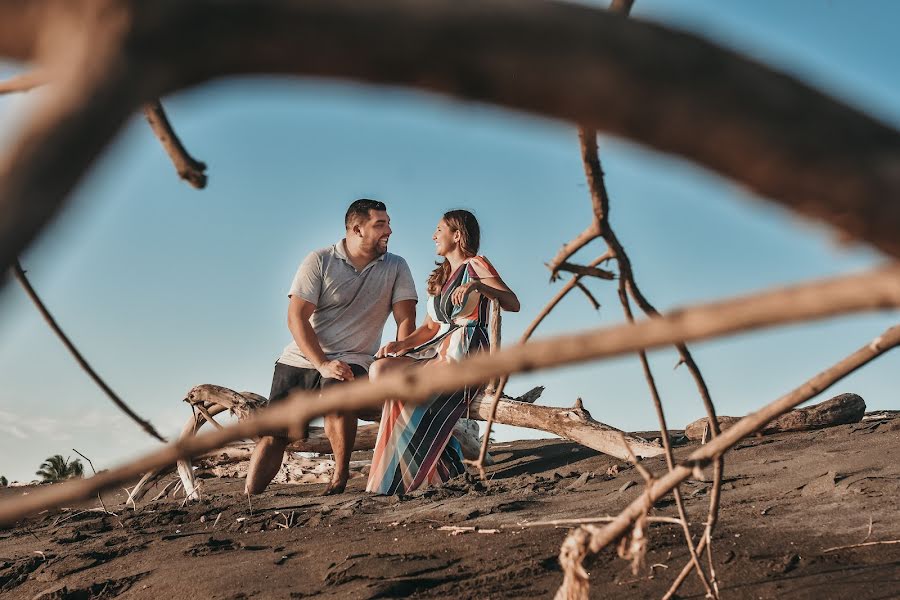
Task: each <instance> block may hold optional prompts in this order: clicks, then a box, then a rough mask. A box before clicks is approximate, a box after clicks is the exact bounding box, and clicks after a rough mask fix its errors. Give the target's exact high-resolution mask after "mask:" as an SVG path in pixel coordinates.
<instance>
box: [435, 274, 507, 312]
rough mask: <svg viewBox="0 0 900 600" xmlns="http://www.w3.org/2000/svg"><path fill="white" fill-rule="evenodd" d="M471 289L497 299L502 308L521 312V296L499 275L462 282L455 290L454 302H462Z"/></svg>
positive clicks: (452, 299)
mask: <svg viewBox="0 0 900 600" xmlns="http://www.w3.org/2000/svg"><path fill="white" fill-rule="evenodd" d="M471 289H475V290H476V291H478V292H480V293H481V294H482V295H483V296H487V297H488V298H490V299H491V300H496V301H497V302H499V303H500V308H502V309H503V310H506V311H509V312H519V309H520V308H521V306H520V305H519V297H518V296H516V294H515V292H513V291H512V290H511V289H509V288H508V287H506V284H505V283H503V280H502V279H500V278H499V277H485V278H484V279H477V280H475V281H470V282H468V283H464V284H462V285H461V286H459V287H458V288H456V289H455V290H454V291H453V297H452V298H451V301H452V302H453V304H456V305H457V306H458V305H460V304H462V303H463V299H464V298H465V296H466V294H467V293H468V292H469V290H471Z"/></svg>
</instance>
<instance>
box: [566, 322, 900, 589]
mask: <svg viewBox="0 0 900 600" xmlns="http://www.w3.org/2000/svg"><path fill="white" fill-rule="evenodd" d="M897 345H900V326H895V327H892V328H890V329H888V330H887V331H885V332H884V333H883V334H882V335H880V336H879V337H877V338H876V339H875V340H873V341H872V342H871V343H869V344H866V345H865V346H863V347H862V348H860V349H859V350H857V351H856V352H854V353H853V354H851V355H849V356H848V357H846V358H844V359H843V360H842V361H840V362H839V363H837V364H835V365H833V366H831V367H830V368H828V369H826V370H825V371H822V372H821V373H819V374H818V375H816V376H815V377H813V378H812V379H810V380H808V381H806V382H805V383H803V384H802V385H801V386H799V387H797V388H795V389H794V390H792V391H791V392H789V393H788V394H785V395H784V396H782V397H780V398H778V399H777V400H775V401H774V402H772V403H770V404H767V405H766V406H764V407H763V408H761V409H760V410H758V411H757V412H755V413H752V414H750V415H748V416H746V417H744V418H743V419H741V420H740V421H739V422H737V423H735V425H734V426H733V427H731V428H730V429H728V430H726V431H723V432H722V433H721V434H720V435H719V436H718V437H716V438H714V439H713V440H711V441H710V442H709V443H707V444H706V445H704V446H701V447H700V448H698V449H697V450H695V451H694V452H692V453H691V454H690V455H689V456H688V457H687V459H686V460H685V461H684V462H682V463H681V464H679V465H678V466H677V467H675V469H673V470H671V471H669V472H668V473H666V474H665V475H664V476H663V477H660V478H659V479H657V480H656V482H655V485H653V486H652V487H651V488H650V489H648V490H646V491H645V492H644V493H643V494H641V495H640V496H639V497H638V498H636V499H635V500H634V501H633V502H632V503H631V504H629V505H628V506H627V507H626V508H625V509H624V510H623V511H622V512H621V513H619V515H618V516H617V517H616V518H615V520H614V521H612V522H611V523H609V524H608V525H607V526H606V527H603V528H599V527H595V526H592V525H588V526H585V527H580V528H578V529H577V530H575V531H573V532H572V533H571V534H570V536H569V537H568V538H567V539H566V541H565V542H564V544H563V548H564V550H565V551H566V552H567V554H568V556H569V557H570V558H571V557H573V556H574V557H576V559H577V560H576V562H575V563H574V564H575V568H572V569H569V570H567V571H566V573H565V576H564V580H563V584H562V585H561V586H560V588H559V590H557V593H556V598H557V600H570V599H571V600H574V599H576V598H577V599H581V598H586V597H587V596H586V595H584V594H586V592H587V587H586V578H585V577H583V576H584V575H586V573H585V572H584V570H583V568H581V567H580V564H581V561H582V560H583V559H584V557H586V556H587V554H588V553H589V552H590V553H597V552H599V551H600V550H601V549H603V548H604V547H606V546H607V545H609V544H610V543H612V542H614V541H615V540H617V539H619V538H620V537H621V536H622V535H623V534H624V533H625V532H626V531H627V530H628V528H629V527H631V524H632V523H633V522H634V520H635V519H637V518H638V517H640V516H641V515H642V514H643V512H644V508H645V507H646V505H647V502H650V503H651V504H652V503H653V502H656V501H657V500H658V499H659V498H661V497H662V496H664V495H665V494H667V493H669V491H671V490H672V489H673V488H674V487H675V486H676V485H678V484H679V483H681V482H682V481H684V480H685V479H687V478H688V477H690V475H691V473H693V472H694V470H695V469H702V468H703V467H705V466H707V465H709V464H710V463H711V462H712V461H713V460H714V459H715V457H717V456H720V455H722V454H723V453H725V452H726V451H728V450H729V449H730V448H731V447H732V446H734V444H736V443H737V442H738V441H740V440H741V439H743V438H745V437H746V436H748V435H751V434H753V433H754V432H756V431H759V430H760V429H762V428H763V427H764V426H765V425H766V423H768V422H769V421H771V420H772V419H774V418H776V417H778V416H779V415H782V414H784V413H785V412H787V411H789V410H791V409H792V408H793V407H795V406H797V405H798V404H801V403H803V402H805V401H807V400H809V399H810V398H812V397H814V396H816V395H818V394H820V393H822V392H823V391H824V390H825V389H827V388H828V387H830V386H831V385H833V384H834V383H835V382H837V381H839V380H840V379H842V378H844V377H846V376H847V375H849V374H850V373H852V372H854V371H856V370H857V369H859V368H860V367H862V366H864V365H865V364H867V363H869V362H871V361H872V360H874V359H875V358H877V357H879V356H881V355H882V354H884V353H885V352H887V351H888V350H891V349H893V348H895V347H896V346H897ZM561 554H562V551H561ZM570 564H573V563H570ZM685 571H688V569H687V568H685Z"/></svg>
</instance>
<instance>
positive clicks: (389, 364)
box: [366, 356, 418, 493]
mask: <svg viewBox="0 0 900 600" xmlns="http://www.w3.org/2000/svg"><path fill="white" fill-rule="evenodd" d="M417 362H418V361H416V360H415V359H412V358H408V357H405V356H398V357H388V358H380V359H378V360H376V361H375V362H374V363H372V366H371V367H369V378H370V379H371V380H372V381H377V380H378V379H380V378H382V377H384V376H385V374H387V373H391V372H395V371H398V370H400V369H404V368H409V367H412V366H414V365H415V364H416V363H417ZM402 412H403V403H402V402H400V401H398V400H390V399H389V400H386V401H385V402H384V407H383V408H382V410H381V421H380V423H379V425H378V437H377V438H376V440H375V449H374V452H373V453H372V465H371V467H370V468H369V479H368V481H367V482H366V491H367V492H375V493H383V492H381V490H382V488H383V487H384V486H383V484H382V483H381V482H382V479H384V478H385V477H386V476H387V472H388V471H389V470H392V465H394V464H395V461H394V460H393V457H394V454H395V453H396V448H395V447H394V446H395V442H396V441H395V440H394V437H393V432H394V426H395V425H396V423H397V420H398V418H399V417H400V415H401V414H402Z"/></svg>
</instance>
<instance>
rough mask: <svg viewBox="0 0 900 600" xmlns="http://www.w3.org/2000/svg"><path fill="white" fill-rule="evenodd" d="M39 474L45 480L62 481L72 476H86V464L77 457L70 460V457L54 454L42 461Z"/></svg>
mask: <svg viewBox="0 0 900 600" xmlns="http://www.w3.org/2000/svg"><path fill="white" fill-rule="evenodd" d="M37 475H40V476H41V478H43V480H44V481H62V480H63V479H71V478H72V477H82V476H84V465H82V464H81V461H80V460H78V459H77V458H76V459H75V460H73V461H71V462H70V461H69V459H68V458H63V457H62V455H60V454H54V455H53V456H51V457H49V458H48V459H47V460H45V461H44V462H42V463H41V468H40V469H39V470H38V472H37Z"/></svg>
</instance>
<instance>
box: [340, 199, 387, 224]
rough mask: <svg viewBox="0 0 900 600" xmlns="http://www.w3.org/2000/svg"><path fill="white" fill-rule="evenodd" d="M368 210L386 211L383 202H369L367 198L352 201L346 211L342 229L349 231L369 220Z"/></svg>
mask: <svg viewBox="0 0 900 600" xmlns="http://www.w3.org/2000/svg"><path fill="white" fill-rule="evenodd" d="M370 210H387V207H386V206H385V205H384V202H379V201H378V200H370V199H369V198H360V199H359V200H354V201H353V204H351V205H350V207H349V208H348V209H347V214H346V215H344V227H346V228H347V229H350V228H351V227H353V226H354V225H358V224H359V223H365V222H366V221H368V220H369V211H370Z"/></svg>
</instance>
